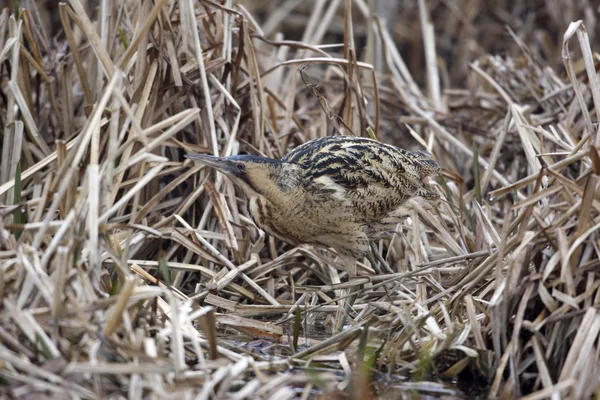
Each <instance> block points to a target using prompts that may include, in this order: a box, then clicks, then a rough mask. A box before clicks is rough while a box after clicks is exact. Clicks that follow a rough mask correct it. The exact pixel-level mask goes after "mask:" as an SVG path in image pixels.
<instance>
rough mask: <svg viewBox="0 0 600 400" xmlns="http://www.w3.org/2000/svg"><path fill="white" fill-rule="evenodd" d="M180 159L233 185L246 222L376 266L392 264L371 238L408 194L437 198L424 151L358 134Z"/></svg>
mask: <svg viewBox="0 0 600 400" xmlns="http://www.w3.org/2000/svg"><path fill="white" fill-rule="evenodd" d="M185 157H186V158H188V159H191V160H193V161H195V162H199V163H202V164H204V165H206V166H208V167H212V168H214V169H216V170H218V171H220V172H222V173H223V174H224V175H225V176H227V177H228V178H229V179H231V180H232V181H233V183H234V184H236V185H237V186H239V187H240V188H241V190H242V192H243V193H244V195H245V196H246V197H247V199H248V201H247V207H248V213H249V214H250V216H251V218H252V220H253V221H254V223H255V224H256V225H257V226H258V227H259V228H260V229H262V230H263V231H265V232H267V233H268V234H270V235H272V236H274V237H275V238H277V239H280V240H282V241H284V242H287V243H289V244H291V245H294V246H298V245H301V244H308V245H315V246H318V247H323V248H333V249H334V250H336V252H337V253H338V254H339V255H341V256H343V257H345V258H346V259H354V260H362V259H363V258H367V259H368V260H369V261H370V262H371V264H372V265H373V266H374V268H377V264H378V263H377V262H376V261H379V264H381V265H380V266H381V267H382V268H385V270H386V272H392V270H391V269H390V267H389V266H388V265H387V263H386V262H385V261H384V260H383V258H382V257H381V255H380V254H379V253H378V252H377V249H376V246H375V244H374V240H376V239H378V238H381V237H384V236H385V235H386V234H388V233H389V232H390V231H392V230H393V229H394V228H395V227H396V225H397V224H398V223H399V222H401V221H402V220H404V219H405V218H406V216H407V215H408V213H407V210H406V209H405V208H404V207H403V206H404V205H405V204H406V202H407V201H408V200H409V199H411V198H414V197H417V196H418V197H421V198H423V199H425V200H431V201H435V200H437V199H439V195H438V193H436V191H435V189H434V188H433V186H432V185H431V184H430V183H429V181H428V178H429V177H432V176H435V175H438V173H439V171H440V167H439V165H438V164H437V162H436V161H435V160H434V159H433V156H432V155H431V154H430V153H429V152H427V151H423V150H418V151H409V150H404V149H401V148H399V147H395V146H392V145H389V144H385V143H382V142H380V141H378V140H375V139H370V138H365V137H359V136H345V135H339V136H324V137H319V138H316V139H312V140H310V141H307V142H306V143H304V144H302V145H300V146H298V147H296V148H295V149H293V150H291V151H290V152H289V153H287V154H286V155H285V156H284V157H282V158H281V159H274V158H268V157H262V156H256V155H247V154H243V155H234V156H229V157H216V156H212V155H207V154H186V155H185ZM378 272H380V271H378Z"/></svg>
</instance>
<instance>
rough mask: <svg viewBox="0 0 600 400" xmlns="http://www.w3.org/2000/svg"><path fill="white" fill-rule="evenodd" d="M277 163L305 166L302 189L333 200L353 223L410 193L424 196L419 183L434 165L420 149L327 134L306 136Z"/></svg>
mask: <svg viewBox="0 0 600 400" xmlns="http://www.w3.org/2000/svg"><path fill="white" fill-rule="evenodd" d="M282 161H284V162H288V163H294V164H297V165H299V166H301V167H302V168H303V169H304V170H305V180H304V181H305V182H306V184H305V185H306V190H307V191H308V192H313V193H317V194H319V193H320V194H321V197H322V198H323V199H327V198H328V196H329V198H331V199H334V200H335V201H334V203H336V201H337V204H336V206H337V207H340V208H341V209H340V210H339V211H340V212H346V214H349V213H352V214H353V216H352V217H350V215H346V216H345V218H348V219H350V218H353V219H354V221H355V222H357V223H359V224H365V225H367V226H368V225H369V224H376V223H378V222H380V221H381V220H382V219H384V218H386V217H388V216H389V215H390V214H391V213H393V212H394V210H396V209H398V207H400V206H401V205H402V204H403V203H404V202H406V201H407V200H408V199H409V198H411V197H413V196H415V195H425V197H427V193H429V194H430V197H435V196H436V195H435V194H434V193H433V192H431V191H429V189H430V188H429V187H428V185H427V183H426V182H425V179H426V177H427V176H428V175H432V174H435V173H436V172H437V171H438V170H439V167H438V165H437V164H436V163H435V161H433V159H432V157H431V155H430V154H429V153H426V152H411V151H407V150H403V149H399V148H397V147H394V146H390V145H387V144H384V143H381V142H378V141H376V140H372V139H367V138H362V137H352V136H327V137H323V138H319V139H315V140H311V141H309V142H307V143H305V144H303V145H301V146H299V147H297V148H296V149H294V150H292V151H291V152H290V153H288V154H287V155H286V156H285V157H284V158H283V159H282Z"/></svg>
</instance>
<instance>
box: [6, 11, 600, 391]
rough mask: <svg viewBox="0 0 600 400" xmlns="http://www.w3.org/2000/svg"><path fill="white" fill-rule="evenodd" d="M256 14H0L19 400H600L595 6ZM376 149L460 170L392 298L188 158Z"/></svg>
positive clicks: (9, 384)
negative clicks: (337, 141)
mask: <svg viewBox="0 0 600 400" xmlns="http://www.w3.org/2000/svg"><path fill="white" fill-rule="evenodd" d="M11 3H12V2H11ZM234 3H236V4H234ZM237 3H238V2H235V1H232V0H224V1H219V0H203V1H194V0H179V1H175V0H156V1H133V0H132V1H111V0H100V1H97V2H96V1H90V2H88V3H86V2H85V1H83V0H70V1H69V2H68V4H60V5H56V4H55V3H54V2H47V3H46V2H36V1H31V0H27V1H26V0H21V1H20V3H19V2H15V4H16V5H17V7H18V6H20V7H21V8H20V9H19V11H18V15H16V14H14V13H13V10H9V9H4V10H2V12H1V13H0V110H1V112H0V123H1V126H0V128H1V129H2V141H1V148H0V157H1V163H0V214H1V215H0V310H1V316H0V377H1V378H0V393H1V394H2V395H3V396H7V397H30V396H34V395H36V394H37V395H54V396H56V397H60V398H63V397H79V398H96V397H97V398H101V397H106V396H115V397H116V396H127V397H130V398H152V397H154V398H156V397H158V398H162V397H173V396H175V397H183V396H187V397H192V396H198V398H225V397H227V398H234V399H242V398H246V397H253V398H277V399H284V398H285V399H287V398H303V399H306V398H312V397H319V396H326V397H328V398H330V397H334V396H337V397H344V396H347V397H354V398H360V397H362V398H372V397H375V396H377V395H380V396H382V397H384V396H388V397H389V398H397V397H400V396H408V395H411V394H420V393H429V394H433V395H436V396H443V395H446V396H447V395H450V396H460V395H462V394H461V392H460V390H459V389H464V390H466V389H465V388H471V390H474V391H475V392H476V393H475V394H477V393H479V394H482V393H485V395H487V393H489V396H490V397H496V396H498V397H503V398H511V397H521V396H525V397H527V398H529V399H540V398H590V397H591V396H595V397H598V396H600V381H599V378H598V376H600V355H599V353H600V344H599V332H600V310H599V305H600V272H599V271H600V261H599V256H600V241H599V236H598V233H597V231H598V229H599V228H600V186H599V181H600V178H599V175H600V155H599V154H598V150H599V146H600V133H599V132H598V129H599V128H598V116H599V115H600V85H599V83H598V77H597V74H596V67H597V66H598V65H600V56H599V55H598V54H597V53H596V52H594V50H597V49H594V47H590V46H591V45H590V43H592V46H593V43H595V42H594V41H593V40H590V37H588V35H590V36H591V37H592V39H593V38H595V39H596V40H597V39H598V38H599V37H600V36H599V35H598V29H597V28H596V23H597V20H596V16H597V15H598V10H597V9H594V8H593V7H592V2H589V4H588V2H585V1H581V2H569V5H566V3H561V2H559V1H545V2H541V1H540V2H537V3H540V4H537V6H536V7H533V8H530V7H529V3H530V2H526V1H514V2H496V3H497V5H494V6H486V5H482V4H480V3H479V2H472V1H460V0H459V1H441V2H426V1H424V0H421V1H419V2H415V3H414V5H412V2H407V3H410V4H411V5H407V4H405V2H386V1H383V0H380V1H368V2H366V1H364V0H355V1H351V0H344V1H341V0H334V1H330V2H326V1H319V0H316V1H314V2H303V1H296V0H287V1H280V2H276V6H275V5H274V3H273V2H260V1H253V2H250V1H247V2H241V4H237ZM305 3H306V4H305ZM496 3H494V4H496ZM504 3H511V4H510V5H508V4H504ZM570 3H573V4H570ZM386 4H387V6H386ZM385 7H389V8H385ZM378 15H379V16H381V15H385V16H387V17H389V18H388V20H389V21H388V22H387V23H386V22H385V21H383V20H382V19H380V17H378ZM394 15H398V18H395V17H394ZM577 20H583V22H584V23H581V22H573V23H572V24H571V25H569V23H570V22H571V21H577ZM505 24H506V25H507V26H504V25H505ZM44 26H45V27H46V28H44ZM586 28H587V31H586ZM563 34H564V40H563V36H562V35H563ZM396 44H397V45H398V47H397V46H396ZM398 49H401V50H402V51H399V50H398ZM300 70H301V71H302V73H301V72H300ZM367 127H371V128H372V129H373V132H374V134H375V135H376V136H377V137H378V138H380V139H381V140H382V141H385V142H388V143H393V144H396V145H399V146H403V147H414V148H423V147H426V148H427V149H429V150H430V151H432V153H434V154H435V156H436V158H437V159H438V161H439V162H440V164H441V165H443V167H444V168H446V169H447V170H448V171H453V172H448V173H447V174H446V178H451V179H441V180H440V181H439V185H438V187H439V190H440V193H442V194H443V197H444V199H445V201H443V202H441V203H440V204H439V205H438V206H436V207H433V208H432V207H427V206H426V205H424V204H419V203H414V204H413V207H412V211H411V212H412V214H411V218H410V219H409V221H407V223H406V224H403V225H401V226H399V227H398V231H397V233H396V234H395V235H394V236H393V237H392V238H391V239H390V240H385V241H382V242H381V243H380V244H379V245H380V248H381V249H382V250H383V254H384V255H385V257H386V258H387V260H388V262H389V263H390V265H392V266H393V268H394V270H395V271H397V272H396V273H394V274H390V275H373V270H372V268H371V266H370V265H369V264H368V262H366V261H365V262H361V263H359V266H358V276H357V277H356V278H351V279H350V278H349V277H348V275H347V273H346V272H345V271H344V269H343V268H342V267H341V263H340V262H339V260H337V258H336V256H335V253H334V252H332V251H324V250H320V249H314V248H310V247H300V248H292V247H290V246H289V245H286V244H285V243H281V242H279V241H276V240H273V238H272V237H268V236H265V234H264V233H262V232H260V231H258V230H257V229H256V228H255V226H254V225H253V224H252V222H251V221H250V219H249V217H248V214H247V212H246V210H245V200H244V199H243V196H241V194H240V193H239V192H238V191H237V189H236V188H234V187H233V186H232V184H231V183H230V182H229V181H228V180H226V179H223V177H222V176H215V175H214V174H212V173H211V172H210V171H207V170H204V169H202V167H201V166H199V165H194V164H193V163H190V162H189V161H188V160H185V159H184V158H183V154H184V153H186V152H205V153H212V154H220V155H231V154H236V153H238V152H246V153H252V154H262V155H266V156H270V157H281V156H282V155H283V154H285V153H286V152H287V151H288V150H289V149H290V148H293V147H295V146H297V145H298V144H300V143H303V142H305V141H307V140H309V139H312V138H315V137H318V136H323V135H328V134H335V133H342V134H349V135H352V134H355V135H363V136H366V135H367V134H368V133H367V131H368V130H367ZM461 177H462V178H461ZM471 395H474V394H473V393H471V394H470V395H469V396H471Z"/></svg>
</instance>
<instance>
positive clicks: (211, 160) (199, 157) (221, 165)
mask: <svg viewBox="0 0 600 400" xmlns="http://www.w3.org/2000/svg"><path fill="white" fill-rule="evenodd" d="M185 157H186V158H189V159H190V160H194V161H196V162H199V163H201V164H204V165H206V166H209V167H212V168H215V169H217V170H219V171H221V172H223V173H224V174H226V175H235V171H236V168H235V165H236V163H235V162H234V161H232V160H229V159H227V158H224V157H215V156H209V155H208V154H186V155H185Z"/></svg>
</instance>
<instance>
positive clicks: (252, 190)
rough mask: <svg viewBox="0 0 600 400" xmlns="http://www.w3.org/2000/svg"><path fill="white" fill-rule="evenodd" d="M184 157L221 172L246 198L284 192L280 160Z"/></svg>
mask: <svg viewBox="0 0 600 400" xmlns="http://www.w3.org/2000/svg"><path fill="white" fill-rule="evenodd" d="M185 157H187V158H189V159H190V160H194V161H196V162H199V163H202V164H204V165H207V166H209V167H212V168H215V169H216V170H218V171H220V172H222V173H223V174H225V175H226V176H227V177H228V178H229V179H231V180H232V181H233V183H235V184H236V185H238V186H239V187H240V188H241V189H242V190H243V191H244V194H245V195H246V196H248V197H252V196H256V195H262V196H266V197H271V196H272V195H273V194H274V193H275V192H280V191H282V190H284V189H283V188H282V182H285V175H286V174H285V171H284V170H285V164H286V163H284V162H282V161H281V160H277V159H273V158H267V157H260V156H252V155H237V156H230V157H215V156H210V155H207V154H186V155H185Z"/></svg>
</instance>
